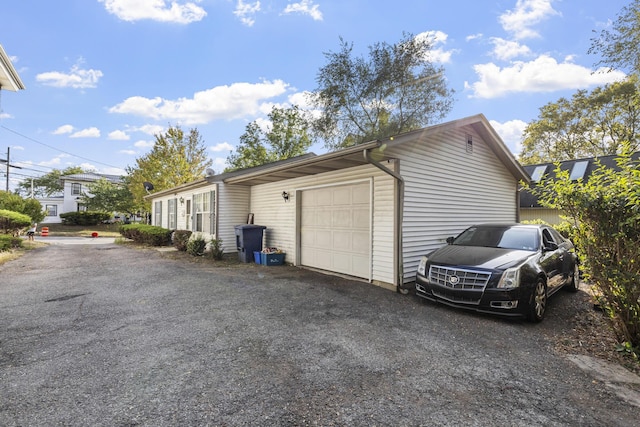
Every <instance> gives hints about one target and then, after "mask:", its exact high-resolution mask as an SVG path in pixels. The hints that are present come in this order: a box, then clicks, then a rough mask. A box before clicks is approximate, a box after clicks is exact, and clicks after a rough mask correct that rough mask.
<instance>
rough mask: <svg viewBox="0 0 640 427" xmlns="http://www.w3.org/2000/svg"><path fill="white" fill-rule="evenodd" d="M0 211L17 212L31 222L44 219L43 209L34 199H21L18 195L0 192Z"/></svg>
mask: <svg viewBox="0 0 640 427" xmlns="http://www.w3.org/2000/svg"><path fill="white" fill-rule="evenodd" d="M0 209H4V210H8V211H13V212H18V213H21V214H24V215H27V216H29V217H30V218H31V222H41V221H42V220H43V219H44V217H45V212H44V209H43V208H42V205H41V204H40V202H39V201H37V200H36V199H23V198H22V197H21V196H20V195H18V194H12V193H10V192H7V191H2V190H0Z"/></svg>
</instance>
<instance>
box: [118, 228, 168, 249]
mask: <svg viewBox="0 0 640 427" xmlns="http://www.w3.org/2000/svg"><path fill="white" fill-rule="evenodd" d="M171 233H172V231H171V230H167V229H166V228H162V227H157V226H155V225H147V224H125V225H122V226H120V234H122V236H123V237H126V238H127V239H131V240H133V241H134V242H136V243H142V244H144V245H150V246H168V245H170V244H171Z"/></svg>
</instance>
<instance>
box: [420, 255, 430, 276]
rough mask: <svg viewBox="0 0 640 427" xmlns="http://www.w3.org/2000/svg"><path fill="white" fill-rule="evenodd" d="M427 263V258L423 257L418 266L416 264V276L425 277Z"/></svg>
mask: <svg viewBox="0 0 640 427" xmlns="http://www.w3.org/2000/svg"><path fill="white" fill-rule="evenodd" d="M427 262H429V258H427V257H426V256H423V257H422V259H421V260H420V264H418V274H419V275H421V276H426V273H425V270H426V269H427Z"/></svg>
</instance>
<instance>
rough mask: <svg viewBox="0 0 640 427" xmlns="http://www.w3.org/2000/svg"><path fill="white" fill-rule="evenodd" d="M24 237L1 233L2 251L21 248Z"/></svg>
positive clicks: (0, 249) (0, 250) (0, 245)
mask: <svg viewBox="0 0 640 427" xmlns="http://www.w3.org/2000/svg"><path fill="white" fill-rule="evenodd" d="M21 247H22V239H21V238H19V237H14V236H7V235H0V252H5V251H8V250H10V249H15V248H21Z"/></svg>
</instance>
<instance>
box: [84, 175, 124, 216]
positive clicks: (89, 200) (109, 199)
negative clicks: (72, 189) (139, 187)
mask: <svg viewBox="0 0 640 427" xmlns="http://www.w3.org/2000/svg"><path fill="white" fill-rule="evenodd" d="M80 203H82V204H83V205H85V206H86V207H87V210H89V211H103V212H128V213H133V212H134V211H136V209H135V204H134V201H133V195H132V194H131V192H130V191H129V187H128V186H127V185H124V184H115V183H113V182H111V181H109V180H108V179H105V178H100V179H99V180H97V181H95V182H92V183H89V184H88V185H87V191H86V192H83V194H82V196H81V201H80Z"/></svg>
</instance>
